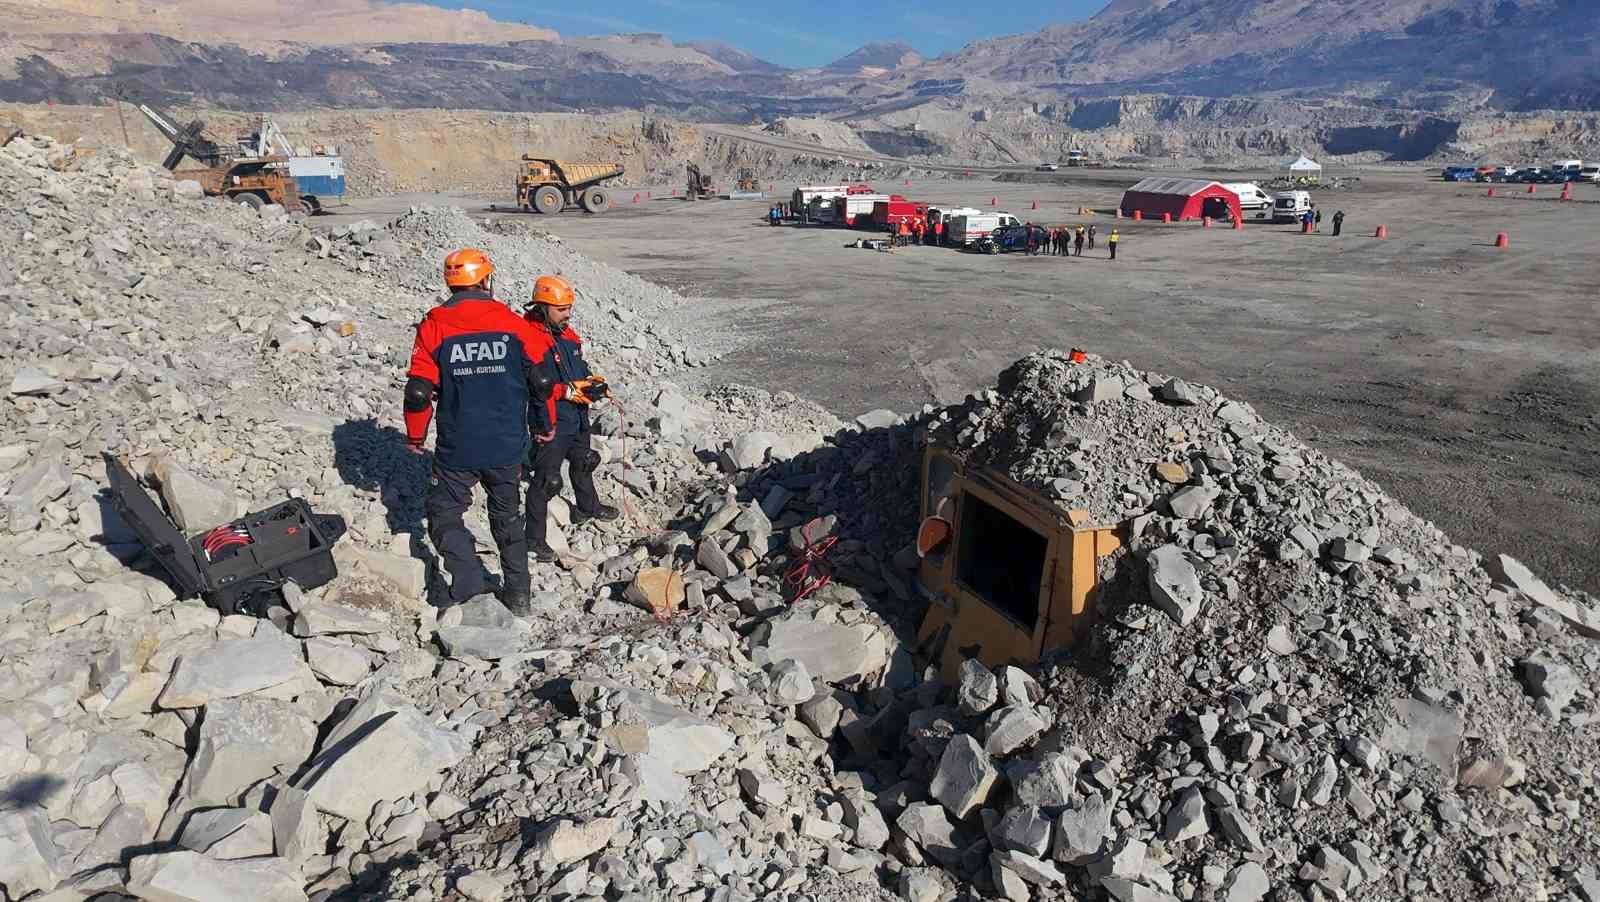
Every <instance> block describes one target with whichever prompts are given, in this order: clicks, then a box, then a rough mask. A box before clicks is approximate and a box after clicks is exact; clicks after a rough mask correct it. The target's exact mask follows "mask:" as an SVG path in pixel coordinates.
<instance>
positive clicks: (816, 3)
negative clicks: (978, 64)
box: [423, 0, 1106, 67]
mask: <svg viewBox="0 0 1600 902" xmlns="http://www.w3.org/2000/svg"><path fill="white" fill-rule="evenodd" d="M423 2H428V0H423ZM432 2H434V3H436V4H437V5H439V6H446V7H452V8H459V7H462V6H468V7H471V8H473V9H481V10H483V11H485V12H487V13H489V14H490V15H492V16H494V17H495V18H497V19H508V20H512V21H520V22H528V23H530V24H533V25H542V26H544V27H546V28H553V29H555V30H556V31H559V32H561V33H562V34H564V35H590V34H615V33H617V32H629V31H653V32H660V33H662V34H664V35H666V36H667V37H669V38H671V39H672V40H674V41H678V42H683V41H695V40H712V41H723V42H725V43H728V44H732V45H734V46H735V47H739V48H740V49H742V50H745V51H746V52H748V53H752V54H755V55H756V56H758V57H760V58H761V59H764V60H767V61H768V62H773V63H778V64H780V65H784V66H794V67H805V66H820V65H823V64H825V63H829V62H832V61H833V60H835V59H838V58H839V57H841V56H843V55H845V54H846V53H849V52H850V51H852V50H854V49H856V48H857V47H860V46H861V45H862V44H865V43H867V42H868V41H903V42H905V43H907V44H910V45H911V46H913V47H915V48H917V51H918V52H919V53H922V54H924V55H925V56H938V55H939V54H941V53H945V52H948V51H951V50H956V49H958V48H960V47H961V46H962V45H964V44H967V43H969V42H971V41H975V40H978V39H980V38H987V37H994V36H995V35H1003V34H1016V33H1018V32H1024V31H1033V30H1035V29H1038V28H1040V27H1042V26H1044V25H1048V24H1051V23H1054V22H1071V21H1076V20H1079V19H1084V18H1087V17H1088V16H1091V15H1093V14H1094V13H1096V12H1099V11H1100V9H1101V8H1103V7H1104V6H1105V5H1106V0H1057V2H1055V3H1050V4H1040V5H1039V6H1037V7H1034V6H1032V4H1029V3H1027V2H1026V0H1024V2H1021V3H1016V2H1013V3H1002V4H1001V5H1000V6H999V7H994V6H991V5H989V4H986V3H973V2H971V0H965V2H962V0H922V2H918V0H909V2H896V3H880V2H872V0H867V2H862V0H810V2H807V0H791V2H784V3H763V2H758V0H746V2H738V0H610V2H607V3H593V4H579V3H570V2H568V3H543V2H535V0H466V2H462V0H432Z"/></svg>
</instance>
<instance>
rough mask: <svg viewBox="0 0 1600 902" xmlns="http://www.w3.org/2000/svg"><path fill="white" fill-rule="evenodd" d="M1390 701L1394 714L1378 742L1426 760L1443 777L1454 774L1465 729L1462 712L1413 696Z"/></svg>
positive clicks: (1395, 751) (1392, 750) (1385, 747)
mask: <svg viewBox="0 0 1600 902" xmlns="http://www.w3.org/2000/svg"><path fill="white" fill-rule="evenodd" d="M1391 704H1392V707H1393V710H1394V717H1393V718H1392V719H1391V720H1390V721H1389V723H1388V725H1387V726H1386V727H1385V728H1384V731H1383V734H1382V735H1381V736H1380V737H1379V739H1378V745H1379V746H1381V747H1382V748H1383V749H1385V750H1386V751H1388V752H1390V753H1391V754H1395V755H1407V756H1410V757H1413V758H1419V759H1421V760H1424V761H1428V762H1430V763H1432V764H1433V765H1434V766H1435V767H1438V768H1439V770H1440V771H1441V772H1443V773H1444V774H1445V776H1446V777H1449V776H1450V775H1453V774H1455V773H1456V769H1457V765H1458V760H1459V755H1460V751H1461V739H1462V736H1463V734H1464V732H1465V729H1466V723H1465V721H1464V720H1463V719H1462V717H1461V714H1460V713H1459V712H1457V711H1452V710H1450V709H1449V708H1446V707H1443V706H1441V705H1435V704H1432V703H1430V702H1427V701H1423V700H1422V699H1416V698H1403V699H1396V700H1394V701H1393V702H1392V703H1391Z"/></svg>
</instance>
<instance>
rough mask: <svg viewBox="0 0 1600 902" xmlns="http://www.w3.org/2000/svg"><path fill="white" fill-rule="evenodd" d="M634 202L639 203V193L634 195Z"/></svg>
mask: <svg viewBox="0 0 1600 902" xmlns="http://www.w3.org/2000/svg"><path fill="white" fill-rule="evenodd" d="M633 202H634V203H638V202H639V195H638V194H637V193H636V194H634V195H633Z"/></svg>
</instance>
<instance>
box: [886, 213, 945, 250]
mask: <svg viewBox="0 0 1600 902" xmlns="http://www.w3.org/2000/svg"><path fill="white" fill-rule="evenodd" d="M890 234H891V236H892V237H893V238H894V242H893V244H894V246H895V247H906V246H908V245H913V244H926V245H939V246H941V247H942V246H943V245H944V243H945V239H944V221H943V220H935V221H934V222H932V223H931V224H930V223H929V222H928V221H927V220H925V219H918V218H916V217H913V216H907V217H905V218H903V219H901V220H900V222H899V224H898V225H895V226H892V227H891V228H890Z"/></svg>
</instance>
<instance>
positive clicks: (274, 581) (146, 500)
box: [105, 454, 345, 617]
mask: <svg viewBox="0 0 1600 902" xmlns="http://www.w3.org/2000/svg"><path fill="white" fill-rule="evenodd" d="M105 460H106V478H107V480H108V481H109V482H110V483H111V503H112V504H113V506H115V507H116V509H117V512H118V513H119V514H121V515H122V518H123V520H125V521H127V524H128V526H129V528H130V529H132V530H133V532H134V534H135V535H137V536H138V537H139V541H140V542H142V543H144V546H145V548H147V549H148V550H149V551H150V553H151V554H152V555H154V556H155V559H156V560H157V561H159V562H160V563H161V566H162V568H164V569H165V570H166V571H167V573H168V574H169V575H171V577H172V582H173V584H174V588H175V589H176V590H177V593H178V597H179V598H193V597H195V596H199V597H201V598H204V599H205V601H206V603H207V604H209V605H211V606H212V607H214V608H216V609H217V610H219V611H221V612H222V613H224V614H251V615H254V616H257V617H260V616H262V615H264V614H265V613H266V611H267V608H269V607H271V606H272V605H273V604H275V603H277V602H278V601H279V599H280V598H281V596H280V593H279V591H278V590H279V589H280V588H281V587H282V586H283V584H284V583H285V582H287V581H290V580H293V581H294V582H295V584H297V585H298V586H300V588H302V589H314V588H316V587H317V586H320V585H322V584H323V583H326V582H328V581H329V580H331V579H333V578H334V577H335V576H337V575H339V570H338V567H337V566H336V565H335V564H334V562H333V543H335V542H337V541H339V538H340V537H341V536H343V535H344V532H345V523H344V518H343V517H340V516H338V515H337V514H316V513H313V512H312V510H311V507H310V505H308V504H306V502H305V499H303V498H290V499H289V500H287V501H283V502H280V503H278V504H274V505H273V506H272V507H269V508H267V509H266V510H263V511H259V512H257V513H253V514H246V515H245V516H244V517H242V518H240V519H238V520H234V521H233V522H231V523H225V524H222V525H221V526H218V527H215V528H214V529H210V530H207V531H205V532H201V533H198V534H197V535H195V536H193V537H191V538H188V539H185V538H184V536H183V533H182V532H180V531H179V530H178V527H177V525H176V524H174V523H173V522H172V519H171V518H170V517H168V516H167V514H166V511H164V510H162V508H161V505H159V504H157V503H156V500H155V499H154V498H152V497H150V493H149V492H147V491H145V488H144V486H142V485H140V484H139V480H138V479H136V478H135V477H134V475H133V474H132V473H131V472H129V471H128V468H127V465H125V464H124V463H123V462H122V461H121V460H119V459H117V458H116V457H114V456H113V455H111V454H106V455H105Z"/></svg>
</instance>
